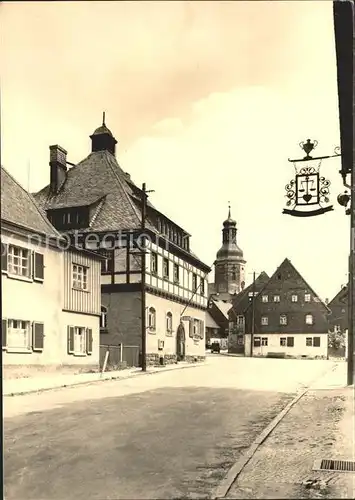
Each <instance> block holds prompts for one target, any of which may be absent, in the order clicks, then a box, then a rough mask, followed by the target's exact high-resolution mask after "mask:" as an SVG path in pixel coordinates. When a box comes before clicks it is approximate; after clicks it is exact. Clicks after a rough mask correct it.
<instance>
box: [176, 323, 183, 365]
mask: <svg viewBox="0 0 355 500" xmlns="http://www.w3.org/2000/svg"><path fill="white" fill-rule="evenodd" d="M176 359H177V361H183V360H184V359H185V327H184V325H183V324H182V323H180V325H179V326H178V329H177V332H176Z"/></svg>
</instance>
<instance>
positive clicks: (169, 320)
mask: <svg viewBox="0 0 355 500" xmlns="http://www.w3.org/2000/svg"><path fill="white" fill-rule="evenodd" d="M172 333H173V315H172V314H171V312H168V313H167V314H166V334H167V335H172Z"/></svg>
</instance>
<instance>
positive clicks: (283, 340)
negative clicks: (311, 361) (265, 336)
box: [280, 337, 286, 347]
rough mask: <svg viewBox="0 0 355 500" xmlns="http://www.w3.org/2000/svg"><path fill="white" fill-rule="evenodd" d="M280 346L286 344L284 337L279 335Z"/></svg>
mask: <svg viewBox="0 0 355 500" xmlns="http://www.w3.org/2000/svg"><path fill="white" fill-rule="evenodd" d="M280 346H281V347H285V346H286V337H281V338H280Z"/></svg>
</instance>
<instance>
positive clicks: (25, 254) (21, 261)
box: [7, 245, 31, 278]
mask: <svg viewBox="0 0 355 500" xmlns="http://www.w3.org/2000/svg"><path fill="white" fill-rule="evenodd" d="M30 256H31V254H30V251H29V250H27V248H21V247H17V246H14V245H9V249H8V256H7V258H8V261H7V265H8V267H7V271H8V273H9V274H15V275H17V276H25V277H28V278H29V277H30V275H31V267H30Z"/></svg>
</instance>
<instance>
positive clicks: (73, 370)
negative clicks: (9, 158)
mask: <svg viewBox="0 0 355 500" xmlns="http://www.w3.org/2000/svg"><path fill="white" fill-rule="evenodd" d="M99 371H100V368H99V366H98V365H21V366H19V365H3V367H2V376H3V378H4V379H5V380H10V379H17V378H31V377H43V376H44V375H58V374H60V375H78V374H80V373H97V372H99Z"/></svg>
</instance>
